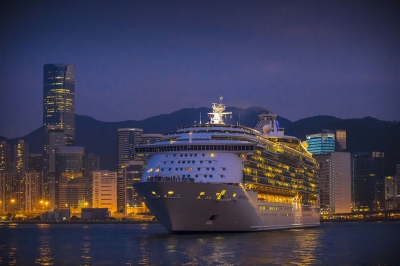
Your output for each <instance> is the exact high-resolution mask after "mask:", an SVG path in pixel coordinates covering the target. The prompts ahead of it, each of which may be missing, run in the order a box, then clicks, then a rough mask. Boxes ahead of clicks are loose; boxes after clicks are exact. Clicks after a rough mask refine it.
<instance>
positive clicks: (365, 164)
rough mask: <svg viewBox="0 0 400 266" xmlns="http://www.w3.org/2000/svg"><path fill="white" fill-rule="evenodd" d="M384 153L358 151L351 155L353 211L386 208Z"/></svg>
mask: <svg viewBox="0 0 400 266" xmlns="http://www.w3.org/2000/svg"><path fill="white" fill-rule="evenodd" d="M384 159H385V158H384V153H383V152H358V153H353V154H352V155H351V171H352V173H351V175H352V176H351V182H352V184H351V188H352V193H351V194H352V205H353V211H373V210H374V211H375V210H376V211H379V210H383V209H384V206H385V204H384V202H385V186H384V173H385V167H384Z"/></svg>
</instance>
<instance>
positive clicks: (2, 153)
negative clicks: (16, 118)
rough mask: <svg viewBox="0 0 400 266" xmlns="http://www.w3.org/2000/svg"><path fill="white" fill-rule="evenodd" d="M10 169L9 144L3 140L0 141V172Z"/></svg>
mask: <svg viewBox="0 0 400 266" xmlns="http://www.w3.org/2000/svg"><path fill="white" fill-rule="evenodd" d="M10 170H11V161H10V145H8V144H7V142H5V141H1V142H0V173H1V172H3V173H4V172H9V171H10Z"/></svg>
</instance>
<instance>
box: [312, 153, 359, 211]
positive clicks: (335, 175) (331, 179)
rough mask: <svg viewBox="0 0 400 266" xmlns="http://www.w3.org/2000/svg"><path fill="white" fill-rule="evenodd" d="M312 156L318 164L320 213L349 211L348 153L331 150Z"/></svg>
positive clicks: (349, 171)
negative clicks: (331, 151) (327, 152)
mask: <svg viewBox="0 0 400 266" xmlns="http://www.w3.org/2000/svg"><path fill="white" fill-rule="evenodd" d="M313 157H314V158H315V160H316V161H317V162H318V164H319V165H320V169H319V172H318V173H319V188H320V207H321V213H322V214H335V213H349V212H351V167H350V153H348V152H333V153H329V154H319V155H314V156H313Z"/></svg>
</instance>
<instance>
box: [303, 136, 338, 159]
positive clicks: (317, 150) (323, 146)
mask: <svg viewBox="0 0 400 266" xmlns="http://www.w3.org/2000/svg"><path fill="white" fill-rule="evenodd" d="M306 139H307V143H308V148H307V150H308V151H309V152H310V153H312V154H324V153H331V152H334V151H335V134H333V133H328V132H324V133H318V134H312V135H307V136H306Z"/></svg>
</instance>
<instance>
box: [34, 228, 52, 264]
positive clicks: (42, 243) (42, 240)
mask: <svg viewBox="0 0 400 266" xmlns="http://www.w3.org/2000/svg"><path fill="white" fill-rule="evenodd" d="M38 228H39V232H40V235H39V236H38V250H39V257H38V258H36V264H40V265H53V262H52V260H53V256H52V254H51V248H50V247H51V245H50V243H51V240H52V236H50V235H49V228H50V225H49V224H38Z"/></svg>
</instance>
